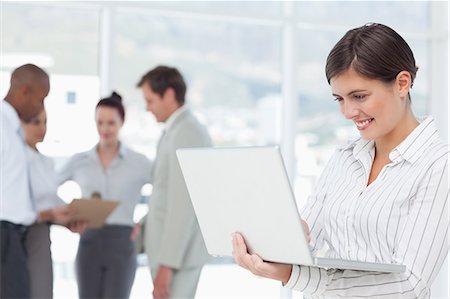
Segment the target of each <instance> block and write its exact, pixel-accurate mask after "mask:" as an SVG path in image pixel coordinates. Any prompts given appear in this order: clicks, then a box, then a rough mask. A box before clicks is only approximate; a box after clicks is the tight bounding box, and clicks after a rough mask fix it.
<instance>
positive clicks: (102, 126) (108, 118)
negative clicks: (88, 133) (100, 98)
mask: <svg viewBox="0 0 450 299" xmlns="http://www.w3.org/2000/svg"><path fill="white" fill-rule="evenodd" d="M95 122H96V124H97V131H98V135H99V137H100V142H101V143H103V144H106V145H108V144H113V143H116V142H117V141H118V140H119V131H120V128H121V127H122V125H123V121H122V118H121V117H120V114H119V111H117V109H115V108H112V107H107V106H100V107H98V108H97V109H96V111H95Z"/></svg>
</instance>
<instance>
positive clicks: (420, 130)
mask: <svg viewBox="0 0 450 299" xmlns="http://www.w3.org/2000/svg"><path fill="white" fill-rule="evenodd" d="M419 122H420V124H419V125H418V126H417V127H416V128H415V129H414V130H413V131H412V132H411V133H410V134H409V135H408V137H406V138H405V140H403V141H402V142H401V143H400V144H399V145H398V146H397V147H396V148H394V149H393V150H392V151H391V153H390V154H389V159H390V160H391V161H399V160H402V159H403V160H406V161H408V162H410V163H411V164H414V163H415V162H416V161H417V160H419V159H420V157H422V155H423V153H424V152H425V151H426V150H427V148H428V147H429V146H430V145H431V144H432V143H433V142H434V141H435V140H436V139H438V138H439V135H438V131H437V127H436V124H435V122H434V119H433V117H432V116H428V117H424V118H421V119H419Z"/></svg>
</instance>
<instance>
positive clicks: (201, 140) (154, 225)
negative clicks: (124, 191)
mask: <svg viewBox="0 0 450 299" xmlns="http://www.w3.org/2000/svg"><path fill="white" fill-rule="evenodd" d="M211 144H212V143H211V138H210V136H209V134H208V132H207V130H206V128H205V126H203V125H202V124H200V123H199V122H198V120H197V119H196V118H195V116H194V115H193V114H192V112H191V111H189V110H185V111H183V112H182V113H181V114H180V115H178V117H177V118H176V119H175V121H174V122H173V123H172V125H171V126H170V127H169V128H168V130H167V132H165V133H164V134H163V135H162V137H161V139H160V141H159V144H158V149H157V153H156V159H155V162H154V166H153V176H152V177H153V192H152V196H151V198H150V202H149V212H148V214H147V219H146V229H145V249H146V252H147V255H148V258H149V263H150V264H151V265H153V266H159V265H164V266H168V267H171V268H174V269H181V268H190V267H198V266H202V265H203V264H205V263H206V262H207V261H208V259H209V255H208V253H207V251H206V247H205V244H204V241H203V237H202V235H201V233H200V228H199V225H198V222H197V218H196V216H195V213H194V209H193V207H192V203H191V200H190V198H189V194H188V191H187V189H186V185H185V182H184V178H183V176H182V174H181V169H180V166H179V164H178V160H177V157H176V153H175V151H176V149H179V148H184V147H205V146H211Z"/></svg>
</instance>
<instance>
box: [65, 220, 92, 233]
mask: <svg viewBox="0 0 450 299" xmlns="http://www.w3.org/2000/svg"><path fill="white" fill-rule="evenodd" d="M87 224H88V223H87V221H82V220H74V221H71V222H69V223H67V224H66V227H67V228H68V229H70V231H71V232H73V233H79V234H82V233H84V231H85V230H86V228H87Z"/></svg>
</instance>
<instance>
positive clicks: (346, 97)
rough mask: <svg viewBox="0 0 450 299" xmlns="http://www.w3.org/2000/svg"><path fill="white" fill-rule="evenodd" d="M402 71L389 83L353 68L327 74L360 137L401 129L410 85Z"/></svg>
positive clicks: (375, 137) (379, 136)
mask: <svg viewBox="0 0 450 299" xmlns="http://www.w3.org/2000/svg"><path fill="white" fill-rule="evenodd" d="M402 73H403V72H401V73H400V74H399V75H398V76H397V79H396V80H395V82H393V83H390V84H388V83H384V82H382V81H380V80H375V79H368V78H365V77H363V76H361V75H359V74H358V73H356V72H355V71H354V70H353V69H349V70H347V71H345V72H343V73H342V74H340V75H337V76H335V77H333V78H331V80H330V85H331V90H332V93H333V96H334V97H335V99H336V101H338V102H339V107H340V110H341V112H342V114H343V115H344V117H345V118H347V119H349V120H351V121H353V122H354V124H355V126H356V128H357V129H358V130H359V133H360V135H361V137H362V138H363V139H364V140H375V141H376V140H381V139H383V138H385V137H388V136H389V135H390V134H393V132H395V130H398V129H401V128H400V127H399V126H400V122H401V120H402V119H403V118H404V117H405V115H406V111H407V105H408V101H409V100H408V97H407V94H408V91H409V86H410V82H409V83H408V82H406V83H405V82H403V81H401V80H402V79H401V78H400V77H399V76H401V74H402ZM406 73H407V72H406ZM405 76H407V75H405ZM399 78H400V79H399ZM405 84H408V86H404V85H405ZM406 90H407V91H406Z"/></svg>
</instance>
